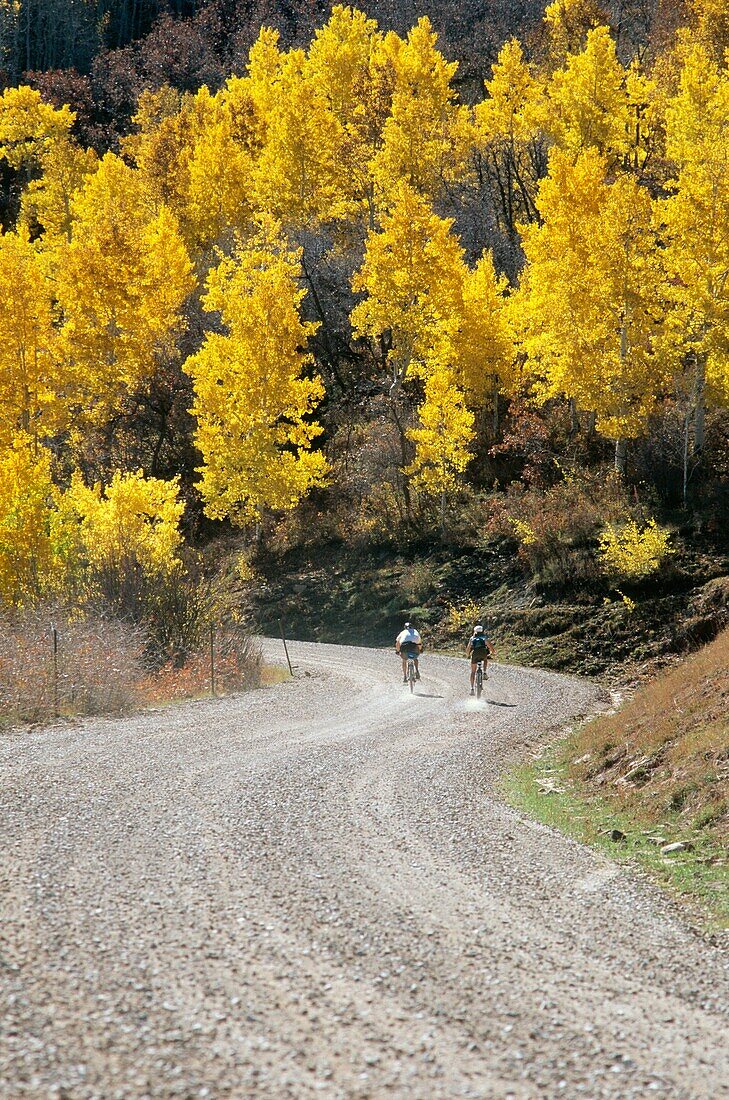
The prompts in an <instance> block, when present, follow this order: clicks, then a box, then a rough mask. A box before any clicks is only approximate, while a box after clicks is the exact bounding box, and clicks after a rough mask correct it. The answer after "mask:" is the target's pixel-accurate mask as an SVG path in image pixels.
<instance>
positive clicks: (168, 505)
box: [63, 470, 185, 575]
mask: <svg viewBox="0 0 729 1100" xmlns="http://www.w3.org/2000/svg"><path fill="white" fill-rule="evenodd" d="M178 491H179V485H178V481H177V479H176V478H175V480H174V481H161V480H159V479H158V478H153V477H151V478H145V477H144V475H143V473H142V471H141V470H139V471H137V473H132V474H124V473H121V471H119V470H117V471H116V472H115V473H114V475H113V477H112V480H111V483H110V484H109V485H108V486H107V487H106V489H105V490H104V489H102V487H101V485H94V487H93V488H89V487H88V486H86V485H85V484H84V482H83V480H82V478H81V476H80V475H79V474H75V475H74V477H73V479H72V482H71V486H70V488H69V490H68V492H67V493H66V494H64V498H63V505H64V509H65V512H66V515H67V516H70V515H75V516H76V517H77V522H78V524H79V528H80V535H79V539H80V544H81V546H82V547H83V554H84V557H85V559H86V561H87V563H88V564H89V565H90V566H91V568H92V569H95V570H113V571H116V572H121V571H123V570H124V569H125V568H128V567H129V566H132V565H135V564H136V565H139V566H140V567H141V568H142V570H143V571H144V572H145V573H148V574H150V575H157V574H169V573H170V572H171V571H172V570H173V569H174V568H175V566H176V565H177V564H178V558H177V551H178V550H179V548H180V545H181V543H182V534H181V532H180V520H181V519H182V513H183V512H184V510H185V505H184V503H183V502H182V501H181V500H180V499H179V497H178Z"/></svg>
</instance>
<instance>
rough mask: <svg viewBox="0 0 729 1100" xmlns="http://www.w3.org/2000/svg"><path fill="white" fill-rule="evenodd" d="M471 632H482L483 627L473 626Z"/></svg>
mask: <svg viewBox="0 0 729 1100" xmlns="http://www.w3.org/2000/svg"><path fill="white" fill-rule="evenodd" d="M473 633H474V634H483V627H482V626H474V628H473Z"/></svg>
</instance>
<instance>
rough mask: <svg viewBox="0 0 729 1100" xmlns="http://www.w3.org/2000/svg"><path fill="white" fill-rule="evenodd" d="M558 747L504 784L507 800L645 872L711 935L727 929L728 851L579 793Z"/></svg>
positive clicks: (667, 824) (695, 834)
mask: <svg viewBox="0 0 729 1100" xmlns="http://www.w3.org/2000/svg"><path fill="white" fill-rule="evenodd" d="M560 748H561V746H560V745H557V746H553V747H552V748H551V749H549V750H547V751H546V752H545V753H544V754H543V755H542V756H541V757H540V758H539V759H538V760H537V761H535V762H534V763H533V764H528V765H524V766H522V767H520V768H518V769H517V770H516V771H513V772H512V773H511V774H510V775H508V776H507V777H506V779H505V780H504V782H503V785H502V790H503V794H504V796H505V798H506V800H507V801H508V802H509V804H510V805H512V806H514V807H515V808H516V809H519V810H522V811H523V812H524V813H526V814H528V815H529V816H530V817H532V818H536V820H537V821H541V822H542V823H543V824H545V825H549V826H551V827H552V828H554V829H557V830H559V831H560V832H562V833H565V834H567V836H571V837H574V838H575V839H576V840H579V841H581V842H582V843H584V844H588V845H590V846H591V847H593V848H596V849H598V850H599V851H600V852H602V853H603V854H605V855H607V856H609V857H610V858H611V859H615V860H617V861H618V862H620V863H627V864H632V865H633V866H636V865H637V866H638V867H640V868H642V869H643V870H645V871H646V872H647V873H648V875H649V876H650V878H651V879H652V880H653V881H655V882H656V883H657V884H658V885H660V886H662V887H664V888H666V889H667V890H668V891H669V892H670V893H671V894H672V895H673V896H674V897H676V898H678V900H680V901H683V902H684V903H686V902H688V903H692V908H694V909H695V910H696V912H695V913H694V916H695V917H698V918H699V920H700V923H701V924H702V925H703V926H704V927H705V928H706V930H707V931H710V932H712V931H717V930H719V929H726V928H729V860H728V859H727V853H726V850H725V849H723V848H719V847H718V846H717V845H715V844H712V843H711V841H710V840H708V839H707V838H706V836H704V835H702V834H701V832H700V831H696V830H693V831H691V832H689V831H687V830H686V829H685V828H682V829H681V831H680V835H678V829H677V825H676V822H675V821H673V820H671V819H668V818H667V819H666V820H665V821H664V822H663V823H661V824H659V825H656V826H654V827H651V828H646V827H645V823H644V822H638V821H636V820H635V819H634V818H631V817H630V816H629V815H628V814H626V813H621V812H619V811H617V810H616V809H615V807H614V806H613V805H612V804H611V803H610V802H609V801H608V799H605V798H602V797H599V796H596V795H595V794H594V793H592V792H591V791H590V792H588V791H585V790H584V789H581V788H580V787H579V786H578V785H577V784H576V783H575V782H574V781H573V780H572V779H571V778H570V777H569V775H568V769H567V765H566V764H565V763H563V762H561V761H560ZM659 838H663V839H664V841H665V844H668V843H672V842H675V841H677V840H678V841H682V842H683V843H685V844H689V845H690V846H691V847H690V848H687V849H685V850H683V851H678V852H673V853H665V854H664V853H663V852H662V851H661V848H662V847H664V844H663V843H661V842H660V839H659Z"/></svg>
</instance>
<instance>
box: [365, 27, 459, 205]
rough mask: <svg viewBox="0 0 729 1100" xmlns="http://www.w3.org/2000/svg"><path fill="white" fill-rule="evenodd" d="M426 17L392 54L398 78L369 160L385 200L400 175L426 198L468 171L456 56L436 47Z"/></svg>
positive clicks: (400, 177)
mask: <svg viewBox="0 0 729 1100" xmlns="http://www.w3.org/2000/svg"><path fill="white" fill-rule="evenodd" d="M437 39H438V36H437V35H436V34H435V33H434V31H433V29H432V27H431V24H430V22H429V20H428V19H427V17H425V16H424V17H423V18H422V19H420V20H419V21H418V23H417V25H416V26H415V27H413V29H412V30H411V31H410V33H409V35H408V37H407V42H406V43H405V44H404V45H402V46H401V48H399V49H398V50H397V52H396V53H395V54H394V60H395V67H396V78H397V82H396V85H395V90H394V93H393V97H392V109H391V112H390V117H389V118H388V119H387V121H386V123H385V126H384V131H383V141H382V148H381V149H380V150H379V151H378V152H377V153H376V155H375V157H374V158H373V161H372V173H373V176H374V179H375V183H376V187H377V189H378V192H379V193H380V194H381V195H382V196H383V199H384V201H385V202H386V203H387V202H388V201H389V196H391V195H392V194H393V193H394V192H395V191H396V190H397V187H398V185H399V182H400V181H401V180H404V181H405V182H407V183H408V184H409V186H410V187H411V188H413V190H415V191H417V192H418V193H419V194H421V195H423V196H424V197H425V198H427V199H428V200H430V201H433V200H434V199H437V198H439V197H441V196H442V194H443V192H444V190H445V188H446V187H447V186H448V185H449V184H459V185H460V184H462V183H463V181H464V179H465V178H466V177H467V175H468V155H469V152H470V149H471V143H472V128H471V120H470V116H469V111H468V108H467V107H464V106H460V105H459V104H458V103H457V100H456V93H455V91H454V88H453V79H454V77H455V74H456V70H457V68H458V63H457V62H447V61H446V60H445V58H444V57H443V55H442V54H441V53H440V51H439V50H438V49H437V48H436V43H437Z"/></svg>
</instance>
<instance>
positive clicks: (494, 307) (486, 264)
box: [451, 252, 516, 431]
mask: <svg viewBox="0 0 729 1100" xmlns="http://www.w3.org/2000/svg"><path fill="white" fill-rule="evenodd" d="M508 289H509V284H508V281H507V280H506V279H505V278H504V277H503V276H499V275H497V274H496V271H495V269H494V263H493V258H492V256H491V253H490V252H485V253H484V254H483V256H482V257H481V259H480V260H479V261H478V263H477V264H476V267H475V268H474V269H472V270H471V269H469V268H467V267H466V268H464V273H463V289H462V306H461V315H460V317H459V318H458V323H457V329H456V330H455V332H453V334H452V337H451V341H452V347H453V360H452V361H453V365H454V370H455V373H456V377H457V379H458V383H459V385H460V386H461V387H462V388H463V390H464V391H465V394H466V396H467V399H468V403H469V405H471V406H472V407H478V406H482V405H484V404H485V403H486V401H487V400H488V399H489V398H490V400H491V405H492V409H493V426H494V431H495V430H496V429H497V427H498V409H499V405H498V401H499V395H500V394H502V393H508V392H509V391H511V390H512V389H513V388H514V385H515V382H516V372H515V357H516V348H515V343H514V332H513V328H512V324H511V318H510V315H509V310H508V297H507V296H508Z"/></svg>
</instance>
